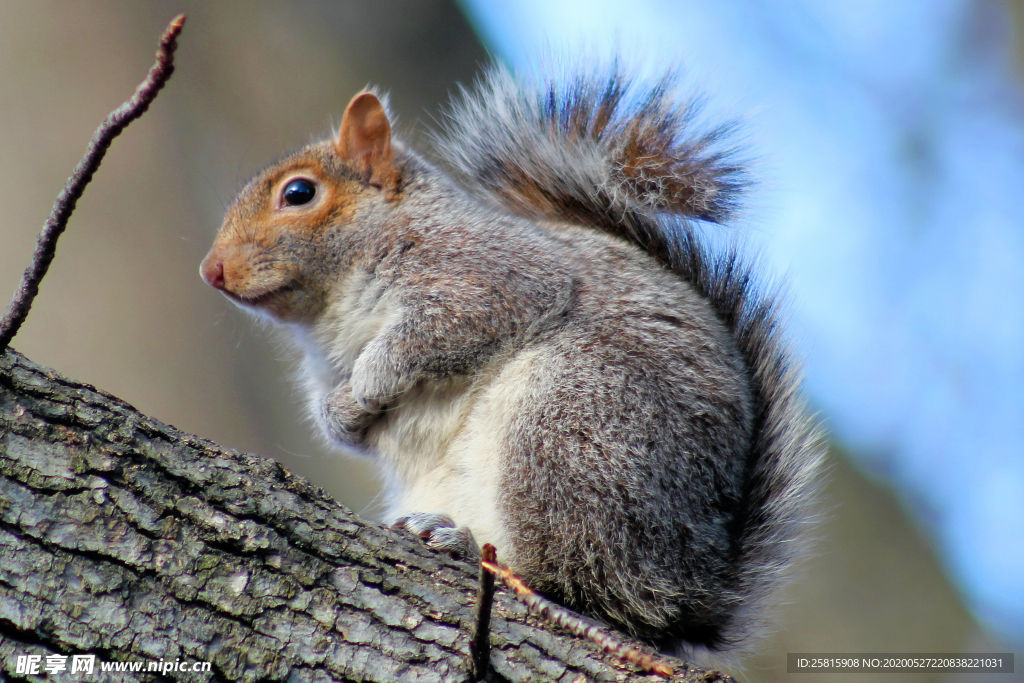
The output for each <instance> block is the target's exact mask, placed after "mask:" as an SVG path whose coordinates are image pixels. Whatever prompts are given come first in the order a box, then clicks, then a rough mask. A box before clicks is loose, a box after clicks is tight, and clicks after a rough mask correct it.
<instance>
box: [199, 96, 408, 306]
mask: <svg viewBox="0 0 1024 683" xmlns="http://www.w3.org/2000/svg"><path fill="white" fill-rule="evenodd" d="M400 189H401V173H400V171H399V168H398V164H397V163H396V161H395V155H394V152H393V150H392V145H391V124H390V122H389V121H388V116H387V113H386V112H385V110H384V105H383V104H382V103H381V101H380V100H379V99H378V98H377V96H376V95H374V94H373V93H370V92H363V93H360V94H358V95H356V96H355V97H354V98H353V99H352V101H351V102H350V103H349V105H348V107H347V108H346V110H345V116H344V117H343V119H342V122H341V129H340V131H339V133H338V135H337V136H336V137H334V138H332V139H328V140H324V141H321V142H318V143H314V144H312V145H309V146H307V147H305V148H303V149H301V150H299V151H298V152H296V153H294V154H292V155H290V156H288V157H286V158H285V159H283V160H281V161H279V162H277V163H275V164H273V165H271V166H269V167H267V168H266V169H264V170H263V171H262V172H260V173H259V174H258V175H257V176H256V177H255V178H253V179H252V180H251V181H250V182H249V183H248V184H247V185H246V186H245V188H244V189H243V190H242V191H241V193H239V195H238V198H237V199H235V201H234V203H233V204H232V206H231V207H230V208H229V209H228V211H227V215H226V216H225V218H224V223H223V225H222V226H221V228H220V231H219V232H218V233H217V237H216V239H215V240H214V243H213V248H212V249H210V252H209V253H208V254H207V255H206V258H205V259H203V263H202V266H201V267H200V275H201V276H202V278H203V280H204V281H205V282H206V283H207V284H209V285H210V286H212V287H214V288H216V289H219V290H220V291H221V292H223V293H224V294H225V295H226V296H227V297H228V298H229V299H231V300H232V301H233V302H235V303H236V304H239V305H240V306H242V307H243V308H246V309H248V310H250V311H252V312H256V313H262V314H266V315H269V316H270V317H271V318H273V319H275V320H278V321H280V322H297V323H302V322H310V321H312V320H313V319H315V317H316V316H317V315H318V313H319V312H320V311H321V310H322V309H323V307H324V304H325V297H326V293H327V290H328V285H329V282H330V274H331V271H332V269H333V270H334V271H335V272H336V271H337V269H338V267H339V264H338V260H339V258H340V255H339V253H338V248H337V244H336V240H335V243H333V244H330V237H329V233H332V232H336V231H338V230H345V228H346V226H347V225H351V224H352V223H353V221H354V220H356V215H357V213H358V211H359V207H360V206H361V205H365V204H366V203H367V202H374V201H377V202H381V201H382V202H393V201H395V199H396V198H397V196H398V194H399V191H400Z"/></svg>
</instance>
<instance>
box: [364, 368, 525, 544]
mask: <svg viewBox="0 0 1024 683" xmlns="http://www.w3.org/2000/svg"><path fill="white" fill-rule="evenodd" d="M542 355H543V354H542V351H541V350H539V349H535V350H531V351H527V352H521V353H519V354H517V355H516V356H515V357H513V358H512V359H509V360H507V362H504V363H502V364H501V366H500V367H497V368H492V369H491V371H490V372H484V373H481V375H478V377H477V378H476V380H475V381H474V382H473V383H472V384H471V383H470V382H469V381H468V380H446V381H444V382H433V383H430V385H429V386H421V387H418V388H416V389H414V390H413V391H411V392H409V394H407V395H406V397H404V399H403V401H402V402H401V403H400V405H399V406H398V407H397V408H395V409H393V410H389V411H388V418H387V422H386V423H385V424H383V425H382V426H381V427H380V428H374V430H373V431H372V432H371V435H370V436H371V439H372V440H373V442H374V443H373V449H374V450H375V451H376V452H377V453H378V454H379V455H380V457H381V460H382V464H383V465H384V466H385V469H386V474H387V475H388V483H389V492H388V511H387V521H389V522H390V521H393V520H394V519H397V518H398V517H400V516H402V515H405V514H409V513H412V512H437V513H445V514H447V515H449V516H451V517H452V519H454V520H455V522H456V524H457V525H458V526H468V527H469V528H470V529H471V530H472V532H473V536H474V537H475V538H476V541H477V543H479V544H481V545H482V544H484V543H493V544H494V546H495V547H496V548H497V549H498V551H499V553H501V557H502V558H503V559H504V561H506V562H511V561H512V559H513V556H514V554H515V548H513V547H512V546H511V544H510V542H509V540H508V534H507V533H506V529H505V525H504V522H503V520H502V518H501V513H500V510H499V505H498V503H499V501H500V499H501V495H502V494H501V488H500V484H501V478H502V476H503V471H504V465H503V458H504V457H505V456H504V452H505V449H507V443H508V435H509V430H510V428H511V424H512V417H513V416H514V415H515V414H516V413H517V412H518V410H517V407H518V405H519V404H520V402H522V401H526V400H530V398H531V395H533V394H534V393H535V389H536V388H537V387H538V383H537V382H538V379H539V376H538V375H539V373H538V372H537V371H538V370H539V369H540V366H541V362H540V358H541V356H542Z"/></svg>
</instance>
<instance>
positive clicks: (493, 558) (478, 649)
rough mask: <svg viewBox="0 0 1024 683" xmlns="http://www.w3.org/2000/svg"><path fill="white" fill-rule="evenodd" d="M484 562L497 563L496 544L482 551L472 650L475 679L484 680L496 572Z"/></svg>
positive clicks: (489, 641) (488, 661) (488, 662)
mask: <svg viewBox="0 0 1024 683" xmlns="http://www.w3.org/2000/svg"><path fill="white" fill-rule="evenodd" d="M484 562H490V563H493V564H497V562H498V555H497V551H495V549H494V546H493V545H491V544H490V543H484V547H483V549H482V550H481V551H480V590H479V591H478V592H477V596H476V631H475V632H474V633H473V642H472V643H471V644H470V652H472V653H473V680H474V681H482V680H483V679H484V676H486V675H487V668H488V666H489V665H490V661H491V638H490V631H491V605H493V604H494V574H493V573H492V572H491V571H490V570H489V569H488V568H487V567H486V566H484Z"/></svg>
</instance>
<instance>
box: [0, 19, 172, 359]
mask: <svg viewBox="0 0 1024 683" xmlns="http://www.w3.org/2000/svg"><path fill="white" fill-rule="evenodd" d="M184 24H185V15H184V14H179V15H178V16H176V17H175V18H174V19H172V20H171V23H170V24H168V25H167V29H166V30H165V31H164V34H163V35H162V36H161V37H160V45H159V47H158V48H157V51H156V63H155V64H153V66H152V67H151V68H150V70H149V73H148V74H146V78H145V80H144V81H142V83H140V84H139V87H137V88H136V89H135V94H134V95H132V96H131V97H130V98H129V99H128V100H126V101H125V102H124V103H123V104H121V106H120V107H118V108H117V109H115V110H114V111H112V112H110V113H109V114H107V118H105V119H103V123H101V124H100V127H99V128H97V129H96V132H95V133H93V136H92V140H91V141H90V142H89V147H88V148H86V150H85V156H83V157H82V159H81V161H79V162H78V165H77V166H75V170H74V171H73V172H72V174H71V177H70V178H68V182H67V183H66V184H65V185H64V189H63V190H61V192H60V194H59V195H58V196H57V201H55V202H54V204H53V210H52V211H50V217H49V218H47V219H46V223H45V224H44V225H43V230H42V232H40V233H39V239H38V241H37V242H36V250H35V252H34V253H33V254H32V262H31V263H30V264H29V266H28V268H26V269H25V274H24V275H22V277H21V284H20V285H18V289H17V290H16V291H15V292H14V296H13V297H11V302H10V303H9V304H8V305H7V310H6V311H5V312H4V316H3V318H2V319H0V352H2V351H3V350H4V349H6V348H7V346H8V345H9V344H10V343H11V340H12V339H14V335H16V334H17V333H18V329H19V328H20V327H21V324H22V323H23V322H25V318H27V317H28V312H29V309H30V308H32V301H33V299H35V297H36V294H37V293H38V292H39V283H40V282H42V279H43V277H44V276H45V275H46V271H47V270H48V269H49V267H50V262H51V261H53V257H54V255H55V254H56V253H57V238H59V237H60V236H61V233H63V232H64V228H66V227H67V224H68V219H69V218H71V214H72V213H73V212H74V210H75V204H77V203H78V200H79V198H81V196H82V193H83V192H84V191H85V188H86V186H87V185H88V184H89V182H90V181H91V180H92V176H93V174H94V173H96V169H98V168H99V167H100V162H101V161H103V156H104V155H105V154H106V153H107V148H108V147H110V143H111V142H113V140H114V138H116V137H117V136H118V135H120V134H121V131H123V130H124V129H125V128H126V127H127V126H128V124H129V123H131V122H132V121H134V120H135V119H137V118H139V117H140V116H142V115H143V114H144V113H145V112H146V110H147V109H149V105H150V104H151V103H152V102H153V100H154V99H156V96H157V93H159V92H160V90H161V88H163V87H164V84H166V83H167V80H168V79H169V78H170V77H171V74H172V73H174V50H175V48H177V46H178V35H179V34H180V33H181V28H182V26H184Z"/></svg>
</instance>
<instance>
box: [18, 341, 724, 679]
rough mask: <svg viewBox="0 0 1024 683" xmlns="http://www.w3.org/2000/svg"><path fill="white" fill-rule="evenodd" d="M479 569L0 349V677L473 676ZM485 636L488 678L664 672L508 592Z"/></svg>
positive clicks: (687, 672)
mask: <svg viewBox="0 0 1024 683" xmlns="http://www.w3.org/2000/svg"><path fill="white" fill-rule="evenodd" d="M499 553H500V548H499ZM477 584H478V577H477V567H476V566H475V565H472V564H470V563H467V562H462V561H458V560H454V559H451V558H449V557H448V556H446V555H444V554H441V553H437V552H434V551H431V550H429V549H427V548H425V547H424V546H422V545H421V544H420V543H419V542H418V540H417V539H415V538H414V537H412V536H411V535H410V534H408V533H406V532H399V531H393V530H391V529H388V528H386V527H384V526H382V525H379V524H374V523H371V522H366V521H364V520H361V519H359V518H358V517H357V516H356V515H354V514H353V513H352V512H351V511H350V510H348V509H347V508H345V507H344V506H342V505H340V504H339V503H337V502H335V501H334V500H332V499H331V498H330V497H329V496H327V494H326V493H324V492H323V491H322V490H321V489H320V488H318V487H316V486H313V485H312V484H310V483H309V482H307V481H305V480H303V479H301V478H299V477H296V476H294V475H292V474H291V473H290V472H288V471H287V470H286V469H284V468H283V467H282V466H281V465H279V464H277V463H275V462H273V461H270V460H266V459H264V458H261V457H259V456H256V455H252V454H248V453H238V452H235V451H229V450H225V449H222V448H219V447H218V446H216V445H215V444H213V443H210V442H209V441H205V440H203V439H200V438H198V437H195V436H192V435H189V434H185V433H182V432H180V431H178V430H176V429H174V428H173V427H169V426H167V425H164V424H162V423H160V422H159V421H157V420H155V419H153V418H151V417H146V416H144V415H142V414H140V413H139V412H138V411H136V410H135V409H134V408H132V407H131V406H130V405H128V404H126V403H125V402H123V401H121V400H120V399H117V398H115V397H114V396H111V395H109V394H106V393H104V392H102V391H98V390H96V389H94V388H93V387H90V386H87V385H83V384H79V383H77V382H74V381H73V380H69V379H66V378H64V377H62V376H60V375H59V374H57V373H56V372H54V371H53V370H50V369H47V368H44V367H40V366H38V365H35V364H34V363H32V362H31V361H29V360H27V359H26V358H24V357H23V356H21V355H20V354H18V353H16V352H14V351H12V350H8V351H6V352H5V353H3V354H2V355H0V679H2V678H4V677H5V674H6V676H7V677H10V678H20V676H19V675H17V674H16V666H15V664H16V659H17V656H18V655H33V654H35V655H43V662H44V663H45V661H46V660H45V657H46V655H51V654H64V655H72V654H83V653H85V654H94V655H96V658H97V660H102V661H128V662H144V663H148V662H157V661H175V660H181V661H182V662H197V661H198V662H207V661H208V662H211V663H212V668H211V670H210V671H209V672H200V673H192V672H189V673H185V672H180V671H178V672H175V671H172V672H170V673H165V674H163V675H162V676H158V675H157V674H155V673H145V672H143V673H113V672H107V673H99V672H97V673H95V674H94V675H93V676H91V677H88V680H166V679H168V678H170V679H180V680H224V681H277V680H281V681H284V680H287V681H345V680H356V681H381V682H384V683H391V682H393V681H424V682H425V681H460V682H461V681H468V680H471V673H470V669H471V664H470V654H469V642H470V639H471V631H472V628H473V615H474V604H473V603H474V601H475V597H476V592H477ZM490 642H491V657H490V661H491V666H492V671H491V674H490V675H489V679H488V680H497V681H500V680H507V681H565V682H569V681H572V682H576V681H590V680H598V681H656V680H664V679H662V678H659V677H656V676H645V675H643V674H642V673H640V672H637V671H636V669H635V668H633V667H631V666H630V665H628V664H624V663H621V662H618V661H616V660H615V659H614V658H611V657H608V656H606V655H604V654H603V653H601V651H600V650H599V649H598V648H597V647H596V646H594V645H592V644H591V643H589V642H585V641H582V640H579V639H576V638H574V637H573V636H571V635H568V634H565V633H562V632H560V631H559V630H558V629H557V628H555V627H552V626H550V625H548V624H546V623H544V622H541V621H538V620H537V619H536V617H534V616H533V615H531V614H528V612H527V610H526V608H525V606H524V605H523V604H522V603H520V602H518V601H517V600H516V599H515V598H514V597H513V596H511V595H510V594H509V593H507V592H506V591H502V590H499V591H498V592H497V595H496V600H495V603H494V611H493V617H492V620H491V629H490ZM69 661H70V659H69ZM673 663H674V664H677V673H676V675H675V677H673V678H672V680H675V681H716V680H731V679H729V678H728V677H724V676H721V675H719V674H717V672H705V671H702V670H699V669H693V668H689V667H687V666H686V665H684V664H682V663H681V662H673ZM62 677H63V678H62ZM28 678H37V677H28ZM54 678H55V680H82V678H81V676H80V674H75V675H74V676H71V675H70V674H69V673H68V672H64V673H63V674H58V675H56V676H54Z"/></svg>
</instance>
